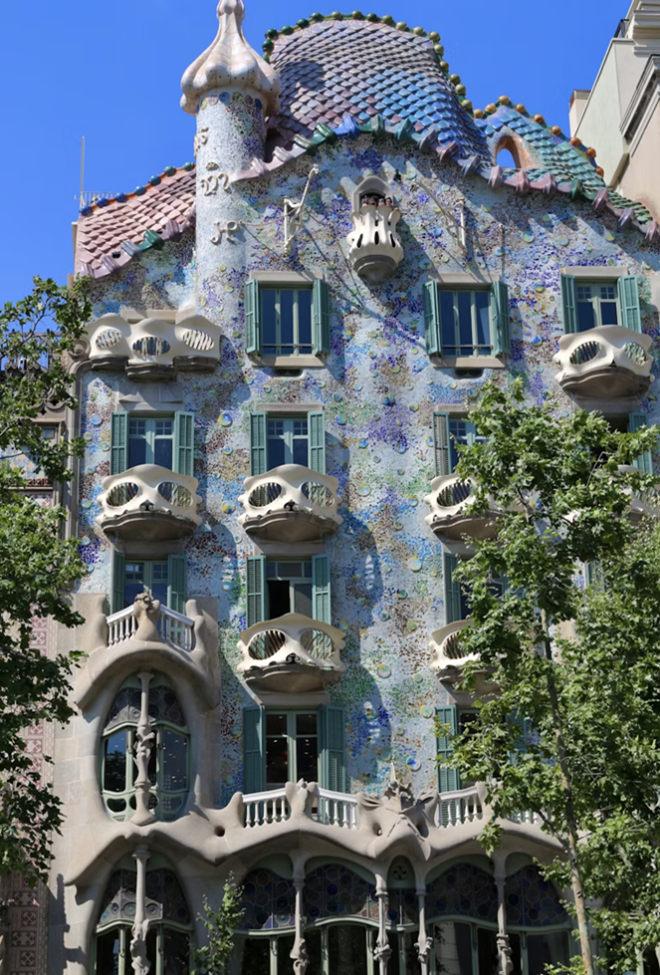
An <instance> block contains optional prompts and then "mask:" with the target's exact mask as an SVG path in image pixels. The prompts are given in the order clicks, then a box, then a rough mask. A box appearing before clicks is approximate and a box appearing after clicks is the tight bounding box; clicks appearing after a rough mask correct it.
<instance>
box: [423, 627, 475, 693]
mask: <svg viewBox="0 0 660 975" xmlns="http://www.w3.org/2000/svg"><path fill="white" fill-rule="evenodd" d="M470 623H471V620H457V621H456V622H455V623H448V624H447V626H443V627H441V628H440V629H439V630H435V632H434V633H432V634H431V639H430V640H429V647H430V649H431V650H432V651H433V654H434V658H433V661H432V662H431V670H434V671H435V672H436V674H437V675H438V677H439V678H440V680H443V681H447V682H448V683H451V682H453V681H455V680H457V679H458V678H459V677H460V675H461V669H462V667H463V666H464V665H465V664H466V663H468V661H470V660H476V659H477V658H476V656H475V655H474V654H465V653H464V651H463V650H462V649H461V648H460V635H461V633H462V631H463V630H464V629H465V627H466V626H469V625H470Z"/></svg>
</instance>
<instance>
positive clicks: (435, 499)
mask: <svg viewBox="0 0 660 975" xmlns="http://www.w3.org/2000/svg"><path fill="white" fill-rule="evenodd" d="M472 499H473V496H472V486H471V484H470V482H469V481H461V479H460V477H458V475H456V474H445V475H441V476H440V477H434V478H433V480H432V481H431V494H427V496H426V497H425V498H424V501H425V502H426V504H428V505H429V506H430V508H431V513H430V514H429V515H427V516H426V519H425V520H426V524H427V525H429V526H430V527H431V528H432V529H433V531H434V532H435V534H436V535H437V536H438V538H451V539H461V538H463V537H464V536H465V535H467V536H468V537H469V538H473V539H475V540H477V539H484V538H493V536H494V534H495V522H496V519H497V514H496V512H494V511H489V512H488V513H487V514H486V515H481V514H480V515H473V514H470V513H469V512H468V511H466V508H467V507H468V506H469V504H470V502H471V501H472Z"/></svg>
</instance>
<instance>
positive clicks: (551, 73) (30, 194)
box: [0, 0, 628, 303]
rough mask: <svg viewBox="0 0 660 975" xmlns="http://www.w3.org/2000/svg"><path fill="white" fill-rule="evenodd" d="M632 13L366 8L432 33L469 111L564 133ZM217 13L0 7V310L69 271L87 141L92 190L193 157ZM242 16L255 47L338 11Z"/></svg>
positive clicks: (597, 1) (44, 0)
mask: <svg viewBox="0 0 660 975" xmlns="http://www.w3.org/2000/svg"><path fill="white" fill-rule="evenodd" d="M627 6H628V5H627V3H626V2H625V0H581V2H579V0H578V2H576V0H552V2H551V3H539V4H531V3H529V4H528V3H513V2H511V0H499V2H498V3H495V2H493V0H491V2H487V0H467V2H454V3H452V4H446V5H442V6H441V5H439V4H436V3H431V2H428V0H406V2H405V3H401V2H400V3H399V5H398V6H395V4H393V3H390V4H388V5H387V6H386V7H384V8H381V7H378V6H377V7H373V8H372V7H364V8H363V10H362V12H363V13H365V14H366V13H370V12H371V10H373V11H374V12H375V13H377V14H379V15H383V14H386V13H390V14H391V15H392V16H393V17H394V18H395V20H400V19H403V20H405V21H406V22H407V23H408V24H409V26H411V27H416V26H421V27H424V28H425V29H426V30H427V31H431V30H437V31H438V33H439V34H440V35H441V38H442V43H443V44H444V46H445V58H446V59H447V61H448V62H449V66H450V71H451V72H452V73H454V72H455V73H457V74H459V75H460V76H461V79H462V81H463V83H464V84H465V85H466V87H467V97H468V98H470V99H471V100H472V101H473V103H474V106H475V108H483V107H484V106H485V105H486V104H488V102H491V101H494V100H495V99H496V98H497V97H498V96H499V95H508V96H509V97H510V98H512V99H513V100H514V102H515V103H517V102H523V103H524V104H525V105H526V106H527V108H528V110H530V111H532V112H534V113H536V112H540V113H541V114H543V115H544V116H545V118H546V120H547V121H548V123H549V124H551V125H561V126H562V127H563V128H564V131H566V132H568V100H569V97H570V94H571V92H572V90H573V89H574V88H590V87H591V85H592V83H593V80H594V78H595V76H596V73H597V71H598V68H599V66H600V64H601V61H602V59H603V57H604V55H605V52H606V50H607V45H608V43H609V40H610V38H611V37H612V35H613V34H614V31H615V29H616V27H617V24H618V21H619V19H620V18H621V17H624V16H625V14H626V12H627ZM215 7H216V0H183V2H182V0H113V2H112V3H111V4H101V3H97V2H90V0H65V2H64V3H58V2H53V0H32V2H27V0H23V2H18V3H11V4H10V3H7V4H6V8H7V9H6V10H3V25H2V26H3V29H2V32H1V34H0V90H2V92H3V94H4V98H3V109H2V126H3V133H4V138H3V140H2V142H3V151H2V158H0V173H1V175H2V179H1V181H0V185H2V186H3V187H4V190H3V199H4V203H3V212H4V219H3V232H2V243H1V244H0V253H1V256H2V261H1V262H0V302H2V303H4V302H5V301H14V300H16V299H18V298H19V297H21V296H22V295H23V294H25V293H26V292H27V291H29V290H30V287H31V280H32V276H33V275H34V274H41V275H42V276H51V277H54V278H55V279H56V280H58V281H60V282H62V283H63V282H65V281H66V275H67V273H68V272H70V271H71V270H72V269H73V257H72V246H71V223H72V221H74V220H75V219H76V215H77V204H76V201H75V200H74V197H75V196H76V195H77V193H78V188H79V180H80V140H81V137H82V136H83V135H84V136H85V138H86V145H87V152H86V170H85V189H88V190H97V191H102V192H120V191H125V192H128V191H130V190H133V189H135V187H136V186H137V185H139V184H141V183H144V182H146V180H147V179H148V178H149V177H150V176H152V175H153V174H154V173H159V172H162V170H163V168H164V167H165V166H181V165H182V164H183V163H184V162H186V161H187V160H190V159H192V158H193V152H192V142H193V134H194V120H193V118H192V117H191V116H188V115H186V114H184V112H182V111H181V109H180V108H179V107H178V100H179V95H180V90H179V81H180V78H181V75H182V73H183V71H184V69H185V68H186V67H187V66H188V64H189V63H190V62H191V61H192V60H194V58H196V57H197V55H198V54H200V53H201V51H202V50H203V49H204V48H206V47H207V46H208V44H210V42H211V40H212V39H213V37H214V35H215V30H216V27H217V21H216V18H215ZM246 8H247V16H246V21H245V25H244V26H245V32H246V35H247V38H248V40H249V42H250V43H251V44H252V46H253V47H254V48H255V49H256V50H258V51H260V50H261V44H262V41H263V39H264V33H265V31H266V30H267V29H268V28H270V27H277V28H279V27H282V26H284V24H287V23H288V24H295V22H296V20H299V19H300V18H301V17H306V16H309V14H311V13H313V12H314V9H318V10H319V11H320V12H321V13H331V12H332V10H333V9H337V8H333V7H329V6H328V7H327V8H326V7H318V8H312V7H311V4H310V2H309V0H304V2H303V0H288V2H287V3H280V4H274V3H272V2H270V3H269V2H267V0H246ZM339 9H342V10H344V8H343V7H342V8H339ZM345 12H347V13H348V12H349V8H346V9H345ZM596 148H597V147H596Z"/></svg>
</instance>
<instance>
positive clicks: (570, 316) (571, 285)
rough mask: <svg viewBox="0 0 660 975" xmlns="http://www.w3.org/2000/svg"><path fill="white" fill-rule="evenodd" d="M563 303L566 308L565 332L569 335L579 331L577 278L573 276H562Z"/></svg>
mask: <svg viewBox="0 0 660 975" xmlns="http://www.w3.org/2000/svg"><path fill="white" fill-rule="evenodd" d="M561 301H562V305H563V308H564V332H565V333H566V335H569V334H570V333H572V332H577V331H578V321H577V293H576V290H575V278H574V277H573V275H572V274H562V276H561Z"/></svg>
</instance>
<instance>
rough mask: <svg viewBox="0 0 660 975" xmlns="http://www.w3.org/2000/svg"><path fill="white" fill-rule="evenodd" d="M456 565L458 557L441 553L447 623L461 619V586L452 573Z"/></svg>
mask: <svg viewBox="0 0 660 975" xmlns="http://www.w3.org/2000/svg"><path fill="white" fill-rule="evenodd" d="M457 567H458V558H457V557H456V556H455V555H450V554H449V553H448V552H445V553H444V555H443V570H444V581H445V619H446V622H447V623H456V622H457V621H458V620H460V619H462V615H461V587H460V583H459V581H458V579H456V577H455V575H454V573H455V571H456V568H457Z"/></svg>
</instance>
